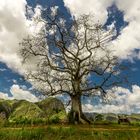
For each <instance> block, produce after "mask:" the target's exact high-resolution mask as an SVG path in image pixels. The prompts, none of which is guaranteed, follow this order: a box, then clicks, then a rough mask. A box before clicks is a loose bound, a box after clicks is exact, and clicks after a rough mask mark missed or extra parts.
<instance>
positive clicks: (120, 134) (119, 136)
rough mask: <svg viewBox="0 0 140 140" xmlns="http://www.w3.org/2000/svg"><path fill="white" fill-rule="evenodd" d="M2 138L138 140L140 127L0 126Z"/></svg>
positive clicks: (32, 139)
mask: <svg viewBox="0 0 140 140" xmlns="http://www.w3.org/2000/svg"><path fill="white" fill-rule="evenodd" d="M0 139H2V140H48V139H49V140H76V139H77V140H131V139H133V140H139V139H140V127H138V126H128V125H108V126H107V125H106V126H104V125H94V126H93V125H89V126H87V125H82V126H80V125H78V126H58V125H51V126H44V127H23V128H1V129H0Z"/></svg>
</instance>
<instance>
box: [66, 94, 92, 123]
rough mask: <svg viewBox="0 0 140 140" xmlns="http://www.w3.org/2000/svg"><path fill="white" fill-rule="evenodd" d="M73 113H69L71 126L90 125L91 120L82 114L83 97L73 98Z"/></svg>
mask: <svg viewBox="0 0 140 140" xmlns="http://www.w3.org/2000/svg"><path fill="white" fill-rule="evenodd" d="M71 102H72V104H71V111H70V112H69V115H68V118H69V123H71V124H87V123H88V124H90V120H88V119H87V118H86V116H85V115H84V114H83V112H82V105H81V96H79V95H75V96H71Z"/></svg>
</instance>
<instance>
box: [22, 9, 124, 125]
mask: <svg viewBox="0 0 140 140" xmlns="http://www.w3.org/2000/svg"><path fill="white" fill-rule="evenodd" d="M44 13H45V14H44ZM42 15H43V16H42V17H39V18H38V19H37V21H38V23H42V25H43V26H42V28H41V29H40V31H39V32H38V33H37V34H33V35H29V36H28V37H27V38H25V39H24V40H23V41H22V43H21V46H22V50H21V54H22V58H23V60H24V63H26V62H28V63H29V62H30V61H31V62H34V63H35V65H36V68H35V69H34V70H31V71H30V72H29V71H28V73H27V78H28V79H31V80H32V82H34V83H38V84H36V87H37V88H38V89H39V90H42V91H44V93H45V94H46V95H48V96H53V95H57V94H68V95H69V96H70V98H71V110H70V112H69V121H70V122H72V123H87V122H88V123H89V122H90V121H89V120H88V119H87V118H86V117H85V116H84V114H83V112H82V105H81V97H82V96H92V95H95V94H97V93H99V94H100V95H101V96H102V97H105V95H106V93H107V90H108V89H109V88H111V87H112V86H115V85H118V84H120V82H121V81H122V79H120V78H119V73H120V66H119V61H118V59H117V57H116V56H114V55H113V52H112V51H111V49H110V41H111V40H112V36H113V34H112V30H111V29H106V30H105V29H104V28H103V26H102V25H101V24H99V23H96V24H95V23H94V21H93V20H92V19H93V18H92V16H91V15H82V16H80V17H79V18H76V19H74V18H73V19H71V20H69V21H66V20H65V19H64V18H63V16H61V15H60V14H58V13H57V12H56V9H51V12H50V13H49V12H43V14H42ZM43 17H44V18H43Z"/></svg>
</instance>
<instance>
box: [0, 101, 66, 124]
mask: <svg viewBox="0 0 140 140" xmlns="http://www.w3.org/2000/svg"><path fill="white" fill-rule="evenodd" d="M66 120H67V116H66V111H65V108H64V105H63V103H62V102H61V101H60V100H58V99H56V98H47V99H45V100H42V101H40V102H38V103H31V102H28V101H25V100H20V101H18V100H2V99H1V100H0V126H24V125H30V126H33V125H39V124H40V125H46V124H52V123H55V124H56V123H61V122H65V121H66Z"/></svg>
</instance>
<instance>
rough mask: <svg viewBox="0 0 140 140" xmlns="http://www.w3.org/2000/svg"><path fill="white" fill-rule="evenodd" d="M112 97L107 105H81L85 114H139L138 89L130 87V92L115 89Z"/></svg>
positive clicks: (139, 98) (118, 88) (139, 90)
mask: <svg viewBox="0 0 140 140" xmlns="http://www.w3.org/2000/svg"><path fill="white" fill-rule="evenodd" d="M111 94H113V95H115V96H114V98H112V100H110V102H109V103H107V104H101V103H100V104H97V105H95V106H93V105H92V104H91V103H87V104H84V105H83V110H84V111H85V112H99V113H112V112H114V113H128V114H130V113H140V87H139V86H137V85H133V86H132V91H130V90H128V89H126V88H122V87H117V88H116V89H115V92H114V93H111Z"/></svg>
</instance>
